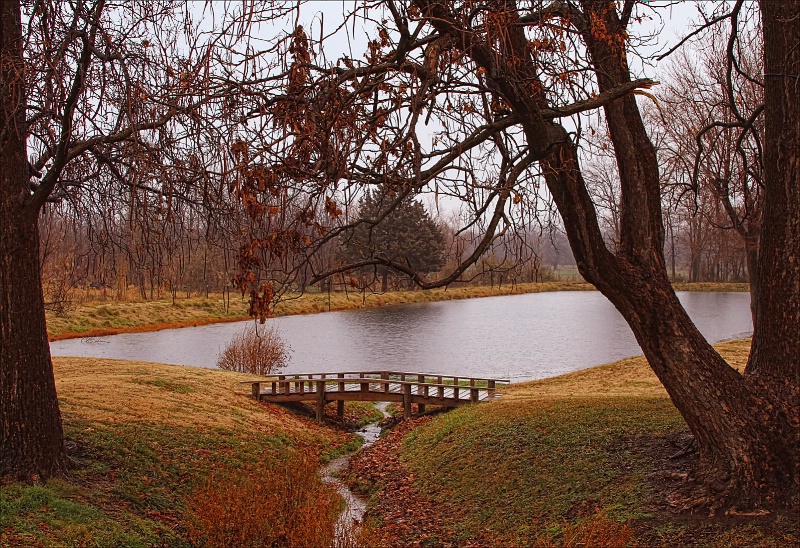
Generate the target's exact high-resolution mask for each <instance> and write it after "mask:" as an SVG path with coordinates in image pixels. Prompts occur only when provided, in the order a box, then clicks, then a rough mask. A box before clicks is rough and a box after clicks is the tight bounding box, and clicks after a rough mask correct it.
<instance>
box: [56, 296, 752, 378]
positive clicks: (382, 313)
mask: <svg viewBox="0 0 800 548" xmlns="http://www.w3.org/2000/svg"><path fill="white" fill-rule="evenodd" d="M678 297H679V298H680V300H681V302H682V303H683V305H684V307H685V308H686V310H687V311H688V312H689V314H690V316H691V317H692V319H693V320H694V322H695V324H696V325H697V326H698V328H699V329H700V331H701V332H702V333H703V335H705V336H706V338H707V339H709V340H710V341H712V342H718V341H721V340H727V339H733V338H739V337H745V336H749V335H750V334H751V332H752V321H751V317H750V295H749V293H699V292H681V293H679V294H678ZM252 324H253V322H252V321H250V322H237V323H225V324H213V325H206V326H201V327H187V328H183V329H168V330H164V331H155V332H151V333H129V334H121V335H112V336H108V337H86V338H82V339H71V340H65V341H58V342H54V343H51V345H50V349H51V351H52V353H53V355H54V356H87V357H99V358H119V359H125V360H143V361H153V362H161V363H171V364H178V365H191V366H197V367H212V368H213V367H215V363H216V361H217V356H218V355H219V353H220V352H221V350H222V349H223V348H224V347H225V345H226V343H227V342H228V341H229V340H230V339H231V337H232V336H233V335H235V334H237V333H239V332H241V331H242V330H243V329H245V328H248V327H250V326H252ZM269 324H272V325H275V326H276V327H277V328H278V330H279V332H280V334H281V336H282V337H283V338H284V339H285V340H286V341H287V342H288V343H289V344H290V345H291V347H292V354H291V361H290V364H289V366H288V367H287V368H285V369H284V371H283V372H284V373H314V372H332V371H345V370H347V371H371V370H382V369H388V370H400V371H413V372H424V373H444V374H452V375H462V376H478V377H495V378H505V379H511V380H512V381H515V382H518V381H524V380H531V379H541V378H545V377H553V376H556V375H560V374H563V373H567V372H570V371H575V370H578V369H584V368H587V367H591V366H594V365H599V364H603V363H607V362H610V361H614V360H618V359H621V358H625V357H629V356H636V355H640V354H641V350H640V349H639V345H638V344H637V343H636V340H635V339H634V337H633V334H632V333H631V331H630V329H629V328H628V326H627V324H626V323H625V321H624V320H623V319H622V316H620V314H619V313H618V312H617V310H616V309H615V308H614V307H613V305H611V303H609V302H608V301H607V300H606V299H605V298H604V297H603V296H602V295H601V294H600V293H598V292H596V291H560V292H552V293H529V294H524V295H510V296H502V297H487V298H482V299H467V300H460V301H442V302H436V303H419V304H408V305H395V306H386V307H380V308H368V309H362V310H350V311H346V312H329V313H324V314H313V315H307V316H285V317H281V318H274V319H271V320H268V324H267V325H269Z"/></svg>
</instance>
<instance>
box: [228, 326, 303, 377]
mask: <svg viewBox="0 0 800 548" xmlns="http://www.w3.org/2000/svg"><path fill="white" fill-rule="evenodd" d="M291 351H292V349H291V347H290V346H289V344H288V343H286V341H284V340H283V339H282V338H281V336H280V334H279V333H278V330H277V329H276V328H275V327H270V328H268V329H261V330H259V329H258V328H256V327H253V328H249V329H246V330H245V331H243V332H241V333H239V334H238V335H236V336H234V337H233V339H231V341H230V342H229V343H228V345H227V346H226V347H225V350H223V351H222V354H220V356H219V359H218V360H217V367H219V368H220V369H224V370H225V371H236V372H239V373H250V374H253V375H269V374H270V373H272V372H274V371H277V370H279V369H280V368H282V367H285V366H286V364H287V363H289V355H290V353H291Z"/></svg>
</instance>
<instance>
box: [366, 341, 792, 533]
mask: <svg viewBox="0 0 800 548" xmlns="http://www.w3.org/2000/svg"><path fill="white" fill-rule="evenodd" d="M718 348H719V349H720V352H721V353H722V354H723V356H725V358H726V359H728V361H729V363H731V364H732V365H734V366H737V367H742V366H743V365H744V363H745V361H746V359H747V354H748V351H749V340H744V341H732V342H727V343H723V344H720V345H718ZM503 392H504V396H503V398H502V399H501V400H500V401H498V402H496V403H491V404H485V405H479V406H470V407H466V408H461V409H457V410H455V411H452V412H449V413H446V414H441V415H437V416H434V417H427V418H422V419H418V420H417V422H418V426H416V428H414V429H411V430H409V431H407V432H406V433H405V434H404V435H400V436H395V435H390V436H387V438H386V439H385V440H382V441H380V442H378V444H377V445H376V446H373V447H370V448H369V449H368V450H366V451H365V452H363V453H362V454H360V455H358V456H357V457H356V458H355V459H354V460H353V463H352V466H351V469H350V479H351V481H352V482H353V484H354V485H356V486H358V487H360V488H361V489H362V490H363V491H364V492H367V493H371V494H372V504H373V509H372V510H371V515H372V519H373V523H375V524H378V525H379V528H378V533H379V536H380V537H381V538H382V540H383V543H384V544H385V545H388V546H404V545H409V543H411V542H414V541H416V540H419V539H422V543H421V544H420V545H421V546H487V547H488V546H620V547H622V546H665V547H667V546H690V545H693V546H742V547H751V546H762V547H774V546H793V545H797V543H798V541H800V531H799V529H800V524H798V520H797V516H796V515H775V514H769V515H766V516H755V517H754V516H750V517H745V516H732V515H716V516H714V517H711V518H710V517H709V509H708V508H702V507H700V508H697V509H695V512H694V513H693V512H692V510H691V509H687V510H684V507H685V506H691V504H690V503H689V502H687V501H689V500H690V499H691V497H692V495H693V489H694V487H693V484H692V482H691V481H687V474H688V473H689V472H690V470H691V465H692V463H693V459H694V455H693V454H689V455H686V456H683V457H680V458H678V457H676V458H670V457H672V456H675V455H677V454H679V453H681V450H682V449H683V448H685V447H686V446H687V445H688V443H689V441H690V439H691V438H690V436H689V434H688V431H687V429H686V426H685V424H684V422H683V420H682V419H681V417H680V415H679V414H678V412H677V410H676V409H675V408H674V406H673V405H672V404H671V402H670V400H669V398H668V397H667V395H666V393H665V392H664V390H663V388H662V387H661V385H660V384H659V383H658V381H657V379H656V378H655V376H654V375H653V374H652V372H651V371H650V369H649V367H648V366H647V363H646V362H645V360H644V359H643V358H631V359H626V360H622V361H619V362H615V363H612V364H608V365H604V366H600V367H596V368H592V369H588V370H584V371H579V372H575V373H571V374H568V375H564V376H561V377H557V378H553V379H545V380H540V381H535V382H530V383H524V384H519V385H512V386H510V387H508V388H504V390H503ZM408 478H411V480H409V479H408Z"/></svg>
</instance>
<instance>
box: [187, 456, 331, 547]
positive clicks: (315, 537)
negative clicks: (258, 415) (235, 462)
mask: <svg viewBox="0 0 800 548" xmlns="http://www.w3.org/2000/svg"><path fill="white" fill-rule="evenodd" d="M263 466H264V467H263V468H251V469H248V470H239V471H237V472H232V471H219V472H216V473H213V474H211V476H209V478H208V479H207V480H206V481H205V482H204V483H203V484H202V485H200V486H199V487H198V488H196V489H195V490H194V491H193V492H192V493H191V494H190V495H189V497H188V498H187V499H186V508H185V514H184V517H185V521H186V526H187V534H188V537H189V540H190V541H191V542H192V544H193V545H195V546H205V547H208V548H227V547H231V548H233V547H237V548H238V547H243V548H250V547H252V548H256V547H265V548H266V547H285V548H294V547H308V546H333V545H334V535H335V534H336V522H337V518H338V515H339V510H340V508H341V497H340V496H339V495H338V493H336V491H335V490H334V489H333V488H332V487H331V486H329V485H327V484H325V483H323V482H322V481H321V480H320V479H319V477H318V475H317V463H316V459H314V458H312V457H309V456H307V455H304V454H301V453H296V454H292V455H291V456H290V458H287V459H285V460H280V461H276V462H275V463H272V464H264V465H263Z"/></svg>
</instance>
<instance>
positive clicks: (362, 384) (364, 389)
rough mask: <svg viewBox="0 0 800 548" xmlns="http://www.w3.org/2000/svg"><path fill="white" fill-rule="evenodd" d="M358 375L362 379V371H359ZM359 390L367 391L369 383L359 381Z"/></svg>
mask: <svg viewBox="0 0 800 548" xmlns="http://www.w3.org/2000/svg"><path fill="white" fill-rule="evenodd" d="M359 377H360V378H362V379H363V378H364V373H361V374H360V375H359ZM361 391H362V392H369V383H368V382H362V383H361Z"/></svg>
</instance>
